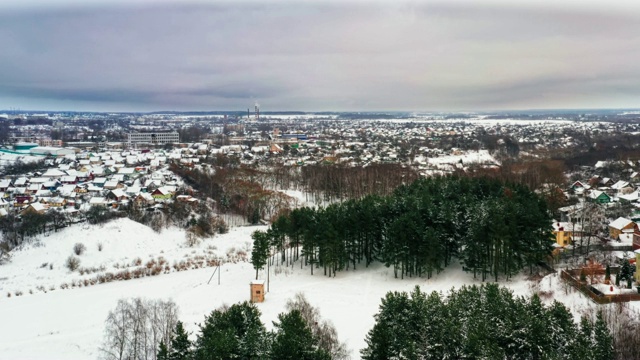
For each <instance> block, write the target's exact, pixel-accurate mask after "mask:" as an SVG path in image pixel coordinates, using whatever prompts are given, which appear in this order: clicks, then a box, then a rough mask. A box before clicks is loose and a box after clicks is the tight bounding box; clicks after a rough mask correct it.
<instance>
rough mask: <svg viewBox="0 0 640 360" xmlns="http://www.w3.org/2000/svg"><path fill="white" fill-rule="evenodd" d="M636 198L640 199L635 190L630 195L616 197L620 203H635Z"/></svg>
mask: <svg viewBox="0 0 640 360" xmlns="http://www.w3.org/2000/svg"><path fill="white" fill-rule="evenodd" d="M638 198H640V195H639V194H638V191H637V190H636V191H634V192H632V193H630V194H624V195H618V199H620V202H622V203H632V202H637V201H638Z"/></svg>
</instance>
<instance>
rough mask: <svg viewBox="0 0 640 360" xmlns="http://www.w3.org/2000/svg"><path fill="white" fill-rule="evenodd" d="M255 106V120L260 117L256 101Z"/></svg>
mask: <svg viewBox="0 0 640 360" xmlns="http://www.w3.org/2000/svg"><path fill="white" fill-rule="evenodd" d="M255 108H256V120H259V119H260V107H259V105H258V103H256V105H255Z"/></svg>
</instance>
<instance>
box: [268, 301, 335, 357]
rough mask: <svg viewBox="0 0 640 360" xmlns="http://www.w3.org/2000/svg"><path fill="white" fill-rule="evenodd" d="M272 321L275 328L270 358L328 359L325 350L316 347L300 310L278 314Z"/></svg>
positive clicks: (315, 341)
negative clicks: (274, 320)
mask: <svg viewBox="0 0 640 360" xmlns="http://www.w3.org/2000/svg"><path fill="white" fill-rule="evenodd" d="M278 320H279V322H274V323H273V325H274V327H275V329H276V331H275V334H274V340H273V346H272V348H271V357H270V358H271V359H274V360H330V359H331V357H330V356H329V354H328V353H327V352H325V351H324V350H322V349H319V348H318V344H317V340H316V339H314V337H313V334H312V333H311V329H310V328H309V326H307V323H306V322H305V321H304V319H303V318H302V316H301V315H300V311H298V310H291V311H290V312H288V313H283V314H280V315H278Z"/></svg>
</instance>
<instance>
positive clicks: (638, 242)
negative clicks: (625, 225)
mask: <svg viewBox="0 0 640 360" xmlns="http://www.w3.org/2000/svg"><path fill="white" fill-rule="evenodd" d="M631 245H632V247H633V250H638V249H640V228H639V227H637V226H636V227H635V229H633V243H632V244H631Z"/></svg>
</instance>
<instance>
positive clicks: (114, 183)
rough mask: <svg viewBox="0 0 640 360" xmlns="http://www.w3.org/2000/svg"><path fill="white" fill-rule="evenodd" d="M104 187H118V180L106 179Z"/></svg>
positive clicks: (111, 188) (110, 188)
mask: <svg viewBox="0 0 640 360" xmlns="http://www.w3.org/2000/svg"><path fill="white" fill-rule="evenodd" d="M103 187H104V188H105V189H107V190H114V189H117V188H118V180H109V181H106V182H105V183H104V185H103Z"/></svg>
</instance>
